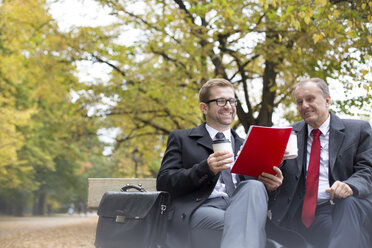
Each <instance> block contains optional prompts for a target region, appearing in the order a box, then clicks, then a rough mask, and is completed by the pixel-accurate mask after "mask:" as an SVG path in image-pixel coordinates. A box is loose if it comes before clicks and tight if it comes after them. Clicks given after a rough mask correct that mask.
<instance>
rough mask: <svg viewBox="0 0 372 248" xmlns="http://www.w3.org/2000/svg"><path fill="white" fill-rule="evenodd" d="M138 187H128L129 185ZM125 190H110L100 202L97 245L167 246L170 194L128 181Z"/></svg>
mask: <svg viewBox="0 0 372 248" xmlns="http://www.w3.org/2000/svg"><path fill="white" fill-rule="evenodd" d="M131 188H134V189H137V190H138V191H135V192H133V191H127V190H128V189H131ZM122 191H123V192H111V191H109V192H106V193H105V194H104V195H103V197H102V199H101V202H100V204H99V208H98V212H97V214H98V215H99V219H98V224H97V230H96V240H95V246H96V247H97V248H121V247H122V248H163V247H166V246H165V239H166V229H167V217H166V216H167V208H168V205H169V194H168V193H167V192H164V191H156V192H146V191H145V190H144V189H143V188H142V187H139V186H136V185H128V186H125V187H123V188H122Z"/></svg>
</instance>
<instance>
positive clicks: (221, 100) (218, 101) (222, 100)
mask: <svg viewBox="0 0 372 248" xmlns="http://www.w3.org/2000/svg"><path fill="white" fill-rule="evenodd" d="M210 102H216V104H217V106H219V107H225V106H226V104H227V102H229V103H230V105H231V106H236V105H238V100H237V99H235V98H229V99H226V98H217V99H212V100H209V101H207V102H206V103H210Z"/></svg>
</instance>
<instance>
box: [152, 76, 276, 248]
mask: <svg viewBox="0 0 372 248" xmlns="http://www.w3.org/2000/svg"><path fill="white" fill-rule="evenodd" d="M199 100H200V104H199V107H200V110H201V111H202V113H203V115H204V116H205V123H203V124H201V125H200V126H198V127H195V128H192V129H187V130H176V131H174V132H172V133H170V135H169V138H168V144H167V149H166V151H165V154H164V158H163V160H162V164H161V168H160V171H159V174H158V177H157V189H158V190H165V191H168V192H170V194H171V197H172V199H173V201H172V202H173V203H172V204H173V205H172V211H173V213H172V214H171V215H170V216H169V218H170V220H171V222H170V228H169V234H170V236H169V247H176V248H178V247H192V248H197V247H203V248H207V247H213V248H216V247H222V248H232V247H233V248H240V247H241V248H243V247H250V248H252V247H265V245H266V233H265V223H266V216H267V208H268V194H267V191H273V190H275V189H276V188H277V187H279V186H280V185H281V183H282V180H283V177H282V173H281V171H280V169H278V168H277V167H275V168H274V170H275V172H276V173H277V174H276V175H271V174H266V173H264V174H263V175H261V176H260V177H259V180H255V179H252V180H246V179H247V178H245V177H243V176H237V175H232V174H231V173H229V172H228V170H229V165H230V164H231V163H232V162H233V158H234V155H236V153H237V152H238V150H239V148H240V146H241V145H242V143H243V140H242V139H241V138H240V137H239V136H238V135H237V134H236V132H235V131H234V130H232V129H231V128H230V125H231V123H232V122H233V120H234V117H235V113H236V104H237V100H236V99H235V94H234V88H233V86H232V84H231V83H230V82H228V81H227V80H225V79H211V80H209V81H208V82H207V83H205V84H204V85H203V87H202V88H201V90H200V92H199ZM219 135H223V136H224V137H225V138H226V139H228V140H230V141H231V145H232V150H233V152H234V154H231V153H230V152H215V153H214V152H213V149H212V140H213V139H215V137H216V136H219ZM226 172H227V173H226ZM231 188H232V191H233V192H231V191H230V190H229V189H231Z"/></svg>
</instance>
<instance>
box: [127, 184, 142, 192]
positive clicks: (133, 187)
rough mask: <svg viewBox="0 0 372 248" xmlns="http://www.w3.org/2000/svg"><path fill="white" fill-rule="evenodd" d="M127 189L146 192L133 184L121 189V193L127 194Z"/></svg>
mask: <svg viewBox="0 0 372 248" xmlns="http://www.w3.org/2000/svg"><path fill="white" fill-rule="evenodd" d="M128 189H136V190H138V191H140V192H146V190H145V189H144V188H142V187H141V186H140V185H134V184H127V185H126V186H124V187H122V188H121V191H122V192H127V191H128Z"/></svg>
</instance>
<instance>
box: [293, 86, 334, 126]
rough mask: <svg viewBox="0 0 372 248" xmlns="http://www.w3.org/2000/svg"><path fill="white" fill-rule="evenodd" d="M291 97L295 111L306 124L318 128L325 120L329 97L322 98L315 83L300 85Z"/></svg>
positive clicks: (327, 112)
mask: <svg viewBox="0 0 372 248" xmlns="http://www.w3.org/2000/svg"><path fill="white" fill-rule="evenodd" d="M293 95H294V99H295V102H296V104H297V110H298V112H299V113H300V115H301V117H302V119H304V121H305V122H306V123H307V124H309V125H310V126H312V127H313V128H319V127H320V126H321V125H322V124H323V123H324V122H325V121H326V120H327V118H328V116H329V105H330V102H331V97H330V96H324V95H323V93H322V91H321V89H320V88H319V87H318V85H317V84H316V83H315V82H312V81H309V82H306V83H304V84H302V85H300V86H299V87H298V88H297V89H296V90H295V92H294V94H293Z"/></svg>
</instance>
